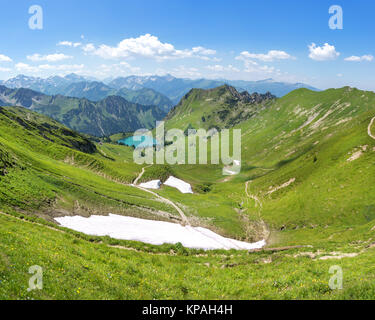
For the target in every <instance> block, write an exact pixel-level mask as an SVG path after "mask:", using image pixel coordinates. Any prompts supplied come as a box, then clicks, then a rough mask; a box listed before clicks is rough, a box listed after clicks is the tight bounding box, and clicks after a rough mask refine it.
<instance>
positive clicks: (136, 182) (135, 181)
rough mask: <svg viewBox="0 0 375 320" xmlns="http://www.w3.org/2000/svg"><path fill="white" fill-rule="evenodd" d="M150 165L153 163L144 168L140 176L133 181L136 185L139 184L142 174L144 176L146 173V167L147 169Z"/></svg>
mask: <svg viewBox="0 0 375 320" xmlns="http://www.w3.org/2000/svg"><path fill="white" fill-rule="evenodd" d="M149 167H151V165H149V166H147V167H143V168H142V171H141V173H140V174H139V175H138V177H137V178H136V179H135V180H134V182H133V184H134V185H137V184H138V181H139V179H141V178H142V176H143V174H144V173H145V169H146V168H149Z"/></svg>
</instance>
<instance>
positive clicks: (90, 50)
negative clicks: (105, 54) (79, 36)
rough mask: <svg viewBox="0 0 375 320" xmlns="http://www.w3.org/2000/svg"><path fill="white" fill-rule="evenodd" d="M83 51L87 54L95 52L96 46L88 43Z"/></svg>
mask: <svg viewBox="0 0 375 320" xmlns="http://www.w3.org/2000/svg"><path fill="white" fill-rule="evenodd" d="M82 50H83V51H85V52H93V51H95V46H94V45H93V44H92V43H88V44H86V45H85V46H83V47H82Z"/></svg>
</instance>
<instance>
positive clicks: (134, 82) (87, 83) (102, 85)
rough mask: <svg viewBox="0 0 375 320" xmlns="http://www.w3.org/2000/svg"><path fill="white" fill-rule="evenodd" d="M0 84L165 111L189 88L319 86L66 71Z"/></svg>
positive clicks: (281, 91)
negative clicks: (103, 77)
mask: <svg viewBox="0 0 375 320" xmlns="http://www.w3.org/2000/svg"><path fill="white" fill-rule="evenodd" d="M2 84H3V85H4V86H6V87H8V88H29V89H32V90H35V91H39V92H42V93H44V94H48V95H56V94H62V95H67V96H73V97H77V98H87V99H89V100H93V101H98V100H101V99H104V98H106V97H108V96H111V95H117V96H121V97H123V98H125V99H126V100H128V101H130V102H134V103H139V104H144V105H155V106H158V107H159V108H160V109H162V110H163V111H166V112H168V111H169V110H170V109H171V108H172V107H173V106H174V105H176V104H177V103H178V102H179V101H180V100H181V98H182V97H183V96H184V95H185V94H186V93H188V92H189V91H190V90H191V89H195V88H196V89H213V88H216V87H219V86H222V85H224V84H228V85H230V86H233V87H235V88H236V89H237V90H238V91H248V92H249V93H253V92H257V93H263V94H264V93H266V92H270V93H271V94H273V95H275V96H277V97H281V96H284V95H285V94H287V93H289V92H291V91H293V90H295V89H299V88H307V89H310V90H315V91H318V89H316V88H314V87H311V86H309V85H306V84H304V83H287V82H277V81H274V80H272V79H266V80H261V81H244V80H226V79H217V80H210V79H196V80H192V79H183V78H175V77H173V76H171V75H166V76H129V77H119V78H115V79H113V80H111V79H109V80H108V81H104V82H101V81H97V80H95V79H92V78H86V77H82V76H79V75H76V74H69V75H67V76H65V77H60V76H54V77H49V78H46V79H42V78H35V77H28V76H24V75H18V76H17V77H15V78H11V79H9V80H7V81H3V82H2Z"/></svg>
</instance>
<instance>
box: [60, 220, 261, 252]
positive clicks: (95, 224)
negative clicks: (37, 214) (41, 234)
mask: <svg viewBox="0 0 375 320" xmlns="http://www.w3.org/2000/svg"><path fill="white" fill-rule="evenodd" d="M55 220H56V221H57V222H58V223H60V224H61V225H62V226H63V227H66V228H70V229H73V230H75V231H79V232H83V233H86V234H88V235H95V236H109V237H111V238H115V239H121V240H135V241H141V242H145V243H150V244H155V245H161V244H163V243H172V244H176V243H178V242H181V243H182V245H183V246H184V247H187V248H195V249H205V250H212V249H227V250H228V249H238V250H241V249H242V250H250V249H258V248H262V247H263V246H264V245H265V241H264V240H262V241H259V242H255V243H247V242H243V241H237V240H233V239H229V238H224V237H222V236H220V235H218V234H216V233H215V232H212V231H211V230H208V229H205V228H200V227H191V226H185V227H184V226H181V225H179V224H176V223H170V222H163V221H154V220H145V219H139V218H133V217H125V216H119V215H115V214H110V215H109V216H91V217H89V218H84V217H81V216H73V217H69V216H67V217H61V218H55Z"/></svg>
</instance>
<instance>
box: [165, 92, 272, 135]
mask: <svg viewBox="0 0 375 320" xmlns="http://www.w3.org/2000/svg"><path fill="white" fill-rule="evenodd" d="M275 98H276V97H275V96H273V95H271V94H270V93H267V94H257V93H253V94H251V95H250V94H249V93H248V92H246V91H245V92H242V93H239V92H238V91H237V90H236V89H235V88H233V87H230V86H228V85H223V86H221V87H217V88H214V89H209V90H203V89H192V90H191V91H190V92H189V93H187V94H186V95H185V96H184V97H183V98H182V99H181V101H180V102H179V104H178V105H176V106H175V107H174V108H173V109H172V110H171V111H170V112H169V113H168V115H167V117H166V120H167V127H168V128H180V129H184V130H185V129H186V128H187V127H188V126H189V125H190V126H191V127H192V128H204V129H210V128H213V127H215V128H217V129H221V128H230V127H233V126H234V125H236V124H238V123H240V122H242V121H245V120H247V119H250V118H251V117H253V116H254V115H256V114H257V113H258V111H260V110H261V109H262V108H266V107H267V106H269V105H270V104H271V103H272V101H273V100H274V99H275Z"/></svg>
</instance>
